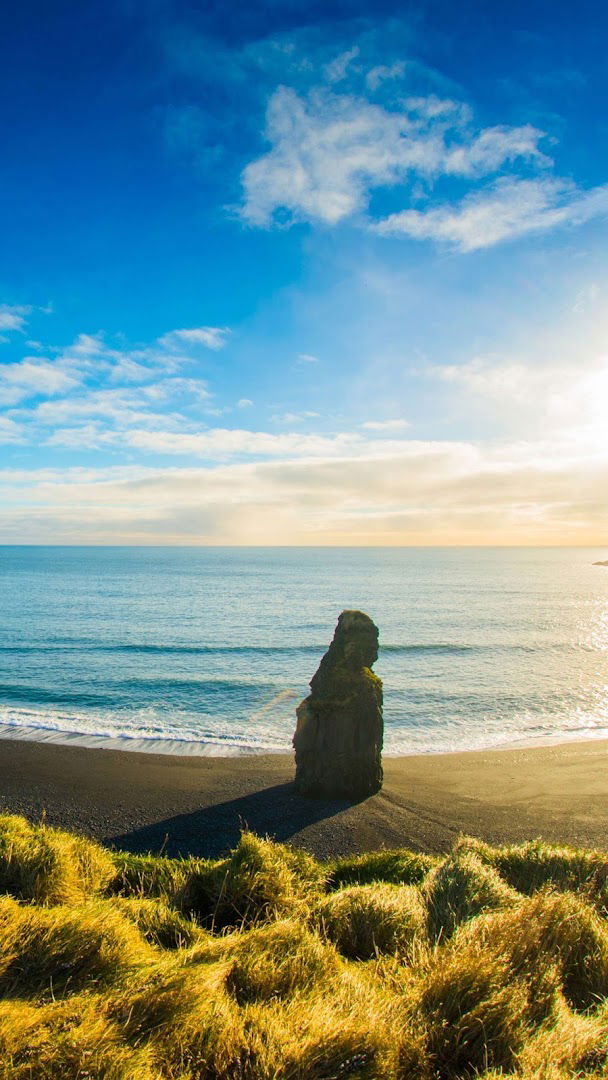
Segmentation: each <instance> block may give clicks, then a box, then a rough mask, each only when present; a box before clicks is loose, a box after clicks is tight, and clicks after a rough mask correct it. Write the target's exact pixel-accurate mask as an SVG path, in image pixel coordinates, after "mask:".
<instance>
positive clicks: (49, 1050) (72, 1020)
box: [0, 995, 163, 1080]
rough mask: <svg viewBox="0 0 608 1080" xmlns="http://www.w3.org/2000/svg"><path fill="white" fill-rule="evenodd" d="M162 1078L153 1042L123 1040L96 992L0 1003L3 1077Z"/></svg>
mask: <svg viewBox="0 0 608 1080" xmlns="http://www.w3.org/2000/svg"><path fill="white" fill-rule="evenodd" d="M63 1078H66V1080H67V1078H74V1080H163V1073H162V1072H161V1071H160V1070H159V1069H157V1068H156V1066H155V1063H154V1054H153V1052H152V1048H151V1047H134V1046H130V1045H129V1044H128V1043H126V1042H125V1041H124V1038H123V1034H122V1031H121V1030H120V1028H119V1027H118V1026H117V1025H116V1024H115V1023H113V1022H112V1021H111V1020H108V1019H107V1017H106V1016H105V1003H104V1001H103V1000H102V999H100V998H99V997H98V996H97V995H90V996H89V995H81V996H79V997H72V998H70V999H69V1001H60V1002H54V1003H52V1004H49V1005H41V1006H35V1005H30V1004H27V1003H26V1002H23V1001H15V1002H12V1001H11V1002H1V1003H0V1080H63Z"/></svg>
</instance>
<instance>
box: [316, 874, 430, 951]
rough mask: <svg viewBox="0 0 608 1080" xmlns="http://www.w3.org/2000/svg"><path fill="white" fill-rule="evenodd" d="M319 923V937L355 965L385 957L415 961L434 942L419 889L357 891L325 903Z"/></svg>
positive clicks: (359, 888)
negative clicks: (428, 933) (416, 956)
mask: <svg viewBox="0 0 608 1080" xmlns="http://www.w3.org/2000/svg"><path fill="white" fill-rule="evenodd" d="M313 918H314V920H315V923H316V925H317V927H318V929H319V932H320V933H321V934H322V935H323V936H324V937H326V938H327V939H328V940H329V941H332V942H333V943H334V944H335V946H336V948H337V949H338V950H339V951H340V952H341V953H342V954H343V955H344V956H347V957H349V958H350V959H352V960H370V959H371V958H372V957H374V956H377V955H379V954H386V955H389V956H398V957H400V958H401V959H402V960H404V961H405V960H411V958H412V957H413V956H414V955H416V954H417V953H418V952H419V951H420V950H421V949H423V948H424V947H425V946H426V944H427V940H428V939H427V933H426V912H425V909H424V905H423V903H422V900H421V897H420V892H419V890H418V889H417V888H416V887H415V886H414V885H385V884H379V885H352V886H350V887H349V888H346V889H340V890H339V891H338V892H334V893H330V894H329V895H328V896H326V897H324V898H323V899H322V900H321V901H320V903H319V904H318V905H317V907H316V909H315V911H314V916H313Z"/></svg>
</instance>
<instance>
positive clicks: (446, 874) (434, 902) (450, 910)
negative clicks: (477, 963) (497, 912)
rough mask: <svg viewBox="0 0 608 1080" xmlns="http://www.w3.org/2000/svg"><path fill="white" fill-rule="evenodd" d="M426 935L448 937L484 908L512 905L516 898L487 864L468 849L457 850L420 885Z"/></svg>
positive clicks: (436, 938)
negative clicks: (424, 907)
mask: <svg viewBox="0 0 608 1080" xmlns="http://www.w3.org/2000/svg"><path fill="white" fill-rule="evenodd" d="M422 894H423V896H424V899H425V901H426V904H427V909H428V929H429V935H430V937H431V938H432V939H433V940H435V941H437V940H439V939H445V938H447V937H450V936H451V934H453V933H454V931H455V929H456V927H457V926H459V925H460V924H461V923H462V922H465V921H466V920H467V919H471V918H473V917H474V916H475V915H480V914H481V913H482V912H484V911H492V910H493V909H495V908H504V907H509V906H512V905H513V904H514V903H516V902H517V900H518V894H517V892H516V891H515V889H512V888H511V887H510V886H509V885H507V884H506V883H505V882H504V881H503V880H502V878H501V877H500V876H499V874H498V873H497V872H496V870H494V869H493V868H492V867H491V866H489V865H487V864H486V863H484V862H482V861H481V859H480V858H479V857H478V856H477V855H476V854H475V853H474V852H472V851H463V850H457V851H455V852H454V853H453V854H452V855H450V856H448V858H447V859H444V861H443V862H442V863H440V864H439V865H438V866H437V867H436V868H435V869H434V870H431V872H430V873H429V874H428V876H427V878H426V880H425V882H424V885H423V887H422Z"/></svg>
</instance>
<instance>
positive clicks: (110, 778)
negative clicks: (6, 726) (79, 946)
mask: <svg viewBox="0 0 608 1080" xmlns="http://www.w3.org/2000/svg"><path fill="white" fill-rule="evenodd" d="M607 751H608V742H606V741H599V740H598V741H593V742H576V743H567V744H560V745H552V746H543V747H534V748H530V749H528V748H525V749H516V750H489V751H475V752H470V753H458V754H433V755H426V756H410V757H401V758H387V759H385V762H384V766H385V783H384V787H383V789H382V791H380V792H379V793H378V794H377V795H374V796H373V797H371V798H368V799H366V800H364V801H362V802H359V803H356V804H353V803H347V802H337V801H333V802H329V801H327V802H326V801H318V800H311V799H305V798H302V797H299V796H297V795H296V794H295V792H294V789H293V785H292V778H293V772H294V770H293V759H292V758H291V756H288V755H267V756H259V757H258V756H251V757H239V758H235V757H232V758H209V757H207V758H205V757H178V756H174V755H160V754H143V753H136V752H125V751H121V750H100V749H89V748H83V747H80V746H58V745H45V744H43V743H34V742H20V741H12V740H0V754H1V760H2V767H1V770H0V809H1V810H2V811H3V812H11V813H19V814H24V815H25V816H26V817H28V818H29V819H30V820H32V821H37V820H39V819H40V818H41V817H45V818H46V820H47V821H48V823H49V824H51V825H59V826H62V827H64V828H67V829H70V830H74V831H77V832H80V833H83V834H86V835H88V836H91V837H94V838H95V839H97V840H100V841H102V842H103V843H104V844H110V845H114V846H116V847H119V848H123V849H126V850H129V851H138V852H143V851H153V852H159V851H162V852H164V853H166V854H170V855H176V854H187V853H191V854H197V855H205V856H217V855H220V854H223V853H224V852H225V851H227V850H228V848H230V847H232V846H234V845H235V843H236V842H237V840H238V836H239V832H240V829H241V827H243V826H247V827H249V828H250V829H252V830H254V831H255V832H257V833H260V834H263V835H268V836H270V837H272V838H274V839H276V840H279V841H283V842H288V843H291V844H294V845H296V846H298V847H302V848H305V849H306V850H308V851H310V852H311V853H313V854H314V855H316V856H317V857H319V858H328V857H331V856H335V855H340V854H349V853H358V852H363V851H372V850H377V849H379V848H393V847H408V848H411V849H414V850H423V851H429V852H442V851H447V850H449V848H450V846H451V845H452V843H453V841H454V839H455V837H457V836H458V834H460V833H466V834H469V835H471V836H476V837H479V838H480V839H483V840H486V841H488V842H489V843H492V844H503V843H508V842H517V841H522V840H525V839H531V838H535V837H542V838H543V839H545V840H547V841H549V842H552V843H567V844H572V845H576V846H585V847H597V848H602V849H604V850H608V829H607V827H606V826H607V824H608V767H607V765H608V762H607Z"/></svg>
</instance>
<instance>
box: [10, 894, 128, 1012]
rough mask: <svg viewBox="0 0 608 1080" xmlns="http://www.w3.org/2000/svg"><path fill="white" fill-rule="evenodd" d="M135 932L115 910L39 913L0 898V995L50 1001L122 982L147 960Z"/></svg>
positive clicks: (98, 905) (99, 906) (93, 907)
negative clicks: (88, 989)
mask: <svg viewBox="0 0 608 1080" xmlns="http://www.w3.org/2000/svg"><path fill="white" fill-rule="evenodd" d="M145 950H146V946H145V943H144V942H143V940H142V937H141V935H140V934H139V931H138V930H137V929H136V927H135V926H133V924H132V923H131V922H130V921H129V920H128V919H125V918H124V917H123V916H122V915H121V914H120V913H119V912H117V911H116V910H115V908H114V907H113V906H111V905H110V904H107V903H105V902H104V901H89V902H88V903H86V904H83V905H81V906H80V907H53V908H42V907H35V906H33V905H29V904H20V903H19V902H18V901H16V900H13V899H12V898H11V897H9V896H4V897H0V994H1V995H2V997H22V996H25V995H27V994H30V995H34V996H35V997H40V996H43V995H44V996H47V997H51V998H52V997H53V996H56V995H58V994H66V993H68V992H70V993H71V992H74V991H77V990H80V989H82V988H83V987H84V986H87V985H90V984H96V983H99V982H105V983H109V982H112V981H113V980H115V979H116V978H120V977H121V975H122V974H123V973H124V972H125V971H126V970H127V969H128V968H130V967H132V966H133V965H136V964H138V963H139V962H140V961H141V959H142V958H143V957H144V956H145Z"/></svg>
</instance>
